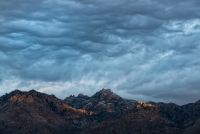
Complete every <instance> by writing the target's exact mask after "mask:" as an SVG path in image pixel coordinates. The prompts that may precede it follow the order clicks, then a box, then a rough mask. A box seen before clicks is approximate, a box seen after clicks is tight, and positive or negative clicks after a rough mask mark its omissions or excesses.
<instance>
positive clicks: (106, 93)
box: [92, 89, 121, 99]
mask: <svg viewBox="0 0 200 134" xmlns="http://www.w3.org/2000/svg"><path fill="white" fill-rule="evenodd" d="M92 97H97V98H100V99H120V98H121V97H120V96H119V95H117V94H115V93H113V92H112V91H111V89H102V90H100V91H98V92H96V93H95V94H94V95H93V96H92Z"/></svg>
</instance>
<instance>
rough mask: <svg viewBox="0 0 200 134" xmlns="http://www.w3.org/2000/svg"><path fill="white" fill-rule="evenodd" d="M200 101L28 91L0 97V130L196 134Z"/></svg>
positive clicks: (55, 133) (53, 133)
mask: <svg viewBox="0 0 200 134" xmlns="http://www.w3.org/2000/svg"><path fill="white" fill-rule="evenodd" d="M199 111H200V101H197V102H195V103H190V104H187V105H183V106H179V105H176V104H174V103H155V102H146V103H145V102H140V101H139V102H138V101H135V100H128V99H124V98H122V97H120V96H119V95H117V94H115V93H113V92H112V91H111V90H110V89H102V90H100V91H98V92H97V93H95V94H94V95H93V96H91V97H89V96H86V95H83V94H81V93H80V94H79V95H78V96H73V95H70V96H69V97H67V98H66V99H65V100H60V99H58V98H56V96H54V95H47V94H44V93H40V92H37V91H35V90H31V91H29V92H22V91H20V90H15V91H12V92H11V93H9V94H5V95H3V96H1V97H0V133H1V134H8V133H9V134H12V133H13V134H14V133H30V134H35V133H44V134H66V133H70V134H71V133H73V134H96V133H99V134H110V133H113V134H128V133H131V134H132V133H133V134H134V133H135V134H138V133H145V134H161V133H162V134H169V133H171V134H190V132H192V134H199V133H200V130H199V128H200V123H199V122H200V112H199Z"/></svg>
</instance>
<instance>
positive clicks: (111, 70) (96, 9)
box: [0, 0, 200, 104]
mask: <svg viewBox="0 0 200 134" xmlns="http://www.w3.org/2000/svg"><path fill="white" fill-rule="evenodd" d="M102 88H110V89H112V91H113V92H115V93H117V94H119V95H120V96H122V97H124V98H129V99H134V100H138V101H140V100H141V101H149V100H152V101H156V102H158V101H164V102H175V103H178V104H185V103H188V102H195V101H197V100H200V96H199V95H200V1H199V0H0V95H3V94H5V93H6V92H10V91H12V90H14V89H20V90H23V91H24V90H26V91H27V90H30V89H35V90H37V91H41V92H45V93H48V94H55V95H56V96H57V97H59V98H62V99H63V98H65V97H67V96H69V95H70V94H74V95H77V94H79V93H83V94H86V95H89V96H90V95H92V94H94V93H95V92H96V91H98V90H101V89H102Z"/></svg>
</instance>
